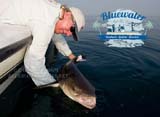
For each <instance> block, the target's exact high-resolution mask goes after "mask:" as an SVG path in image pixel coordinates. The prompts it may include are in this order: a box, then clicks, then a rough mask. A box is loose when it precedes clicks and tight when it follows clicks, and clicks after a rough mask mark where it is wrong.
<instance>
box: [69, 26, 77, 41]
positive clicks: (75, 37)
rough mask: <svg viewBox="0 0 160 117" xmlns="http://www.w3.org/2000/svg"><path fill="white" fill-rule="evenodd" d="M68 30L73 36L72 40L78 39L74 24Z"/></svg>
mask: <svg viewBox="0 0 160 117" xmlns="http://www.w3.org/2000/svg"><path fill="white" fill-rule="evenodd" d="M70 31H71V33H72V36H73V38H74V40H75V41H78V37H77V34H76V27H75V26H71V28H70Z"/></svg>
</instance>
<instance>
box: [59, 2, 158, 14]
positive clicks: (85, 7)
mask: <svg viewBox="0 0 160 117" xmlns="http://www.w3.org/2000/svg"><path fill="white" fill-rule="evenodd" d="M57 1H58V2H60V3H62V4H65V5H68V6H74V7H78V8H80V9H81V10H82V11H83V12H84V14H85V15H99V14H101V13H102V12H106V11H115V10H117V9H130V10H133V11H136V12H138V13H139V14H142V15H144V16H160V0H57Z"/></svg>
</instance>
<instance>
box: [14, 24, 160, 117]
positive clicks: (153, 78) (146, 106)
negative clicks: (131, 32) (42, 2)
mask: <svg viewBox="0 0 160 117" xmlns="http://www.w3.org/2000/svg"><path fill="white" fill-rule="evenodd" d="M155 23H156V22H154V24H155ZM89 29H90V28H88V30H85V31H83V32H81V33H80V37H81V39H80V41H79V42H78V43H76V42H73V41H70V39H68V40H69V44H70V45H71V48H72V50H73V51H74V52H75V53H76V54H79V53H83V54H85V55H87V62H83V63H79V64H78V67H79V69H80V70H81V72H82V73H83V74H84V75H85V76H86V78H87V79H88V80H89V81H90V82H91V83H92V84H93V85H94V86H95V88H96V94H97V107H96V108H95V109H93V110H88V109H86V108H84V107H82V106H81V105H79V104H78V103H76V102H73V101H71V100H70V99H69V98H67V97H66V96H65V95H64V94H63V93H62V91H61V90H60V89H52V88H46V89H40V90H35V89H33V90H32V94H33V95H32V100H30V101H29V102H27V97H23V99H22V102H23V101H26V103H24V102H23V103H22V102H21V104H20V107H21V108H18V107H17V110H16V111H15V113H14V114H15V115H16V116H22V117H30V116H31V117H32V116H34V117H46V116H47V117H55V116H64V117H71V116H79V117H81V116H87V117H94V116H95V117H96V116H100V117H101V116H103V117H105V116H106V117H107V116H108V117H116V116H127V117H132V116H133V117H135V116H141V117H145V116H150V117H151V116H153V117H154V116H155V115H156V114H158V115H159V116H160V93H159V91H160V38H159V37H160V34H159V31H160V29H159V28H158V29H157V28H155V29H153V30H151V31H150V32H149V33H148V36H149V39H147V40H146V41H145V44H144V46H142V47H137V48H132V49H124V48H123V49H120V48H107V47H106V46H105V45H104V44H103V42H102V41H100V40H98V38H97V32H94V31H91V30H89ZM58 58H59V59H58V60H57V62H56V64H55V65H53V66H52V67H51V68H49V69H50V71H51V73H52V74H55V71H56V70H54V69H55V68H57V69H58V68H59V67H60V66H61V65H62V64H64V63H65V62H67V59H66V58H64V57H62V56H59V57H58ZM28 93H29V92H28Z"/></svg>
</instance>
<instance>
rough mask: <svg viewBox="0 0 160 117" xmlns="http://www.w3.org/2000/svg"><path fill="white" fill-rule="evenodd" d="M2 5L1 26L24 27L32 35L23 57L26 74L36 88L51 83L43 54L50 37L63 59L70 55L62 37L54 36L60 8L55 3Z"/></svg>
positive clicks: (19, 0)
mask: <svg viewBox="0 0 160 117" xmlns="http://www.w3.org/2000/svg"><path fill="white" fill-rule="evenodd" d="M1 1H2V0H1ZM4 3H5V4H4V5H2V8H3V9H2V8H1V9H0V23H7V24H11V25H12V24H13V25H24V26H26V27H28V28H29V29H30V31H31V35H32V36H33V41H32V44H31V46H30V47H29V48H28V50H27V52H26V55H25V58H24V65H25V69H26V72H27V73H28V74H29V75H30V76H31V78H32V80H33V81H34V83H35V84H36V85H37V86H39V85H44V84H48V83H51V82H54V81H55V79H54V78H53V76H52V75H51V74H50V73H49V72H48V70H47V69H46V66H45V53H46V50H47V48H48V44H49V42H50V41H51V38H52V39H53V41H54V43H55V45H56V47H57V49H58V50H59V52H61V53H62V54H63V55H64V56H68V55H70V54H71V53H72V52H71V50H70V48H69V47H68V44H67V42H66V41H65V39H64V37H63V36H62V35H57V34H54V28H55V24H56V22H57V20H58V18H59V13H60V6H61V5H60V4H59V3H56V2H55V1H54V0H7V2H6V1H5V2H4Z"/></svg>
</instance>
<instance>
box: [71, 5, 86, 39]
mask: <svg viewBox="0 0 160 117" xmlns="http://www.w3.org/2000/svg"><path fill="white" fill-rule="evenodd" d="M69 9H70V11H71V13H72V16H73V19H74V21H75V26H74V27H71V28H70V31H71V32H72V36H73V39H74V40H75V41H78V35H77V33H78V32H79V31H80V30H81V29H83V27H84V26H85V17H84V14H83V13H82V11H81V10H80V9H79V8H75V7H70V8H69Z"/></svg>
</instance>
